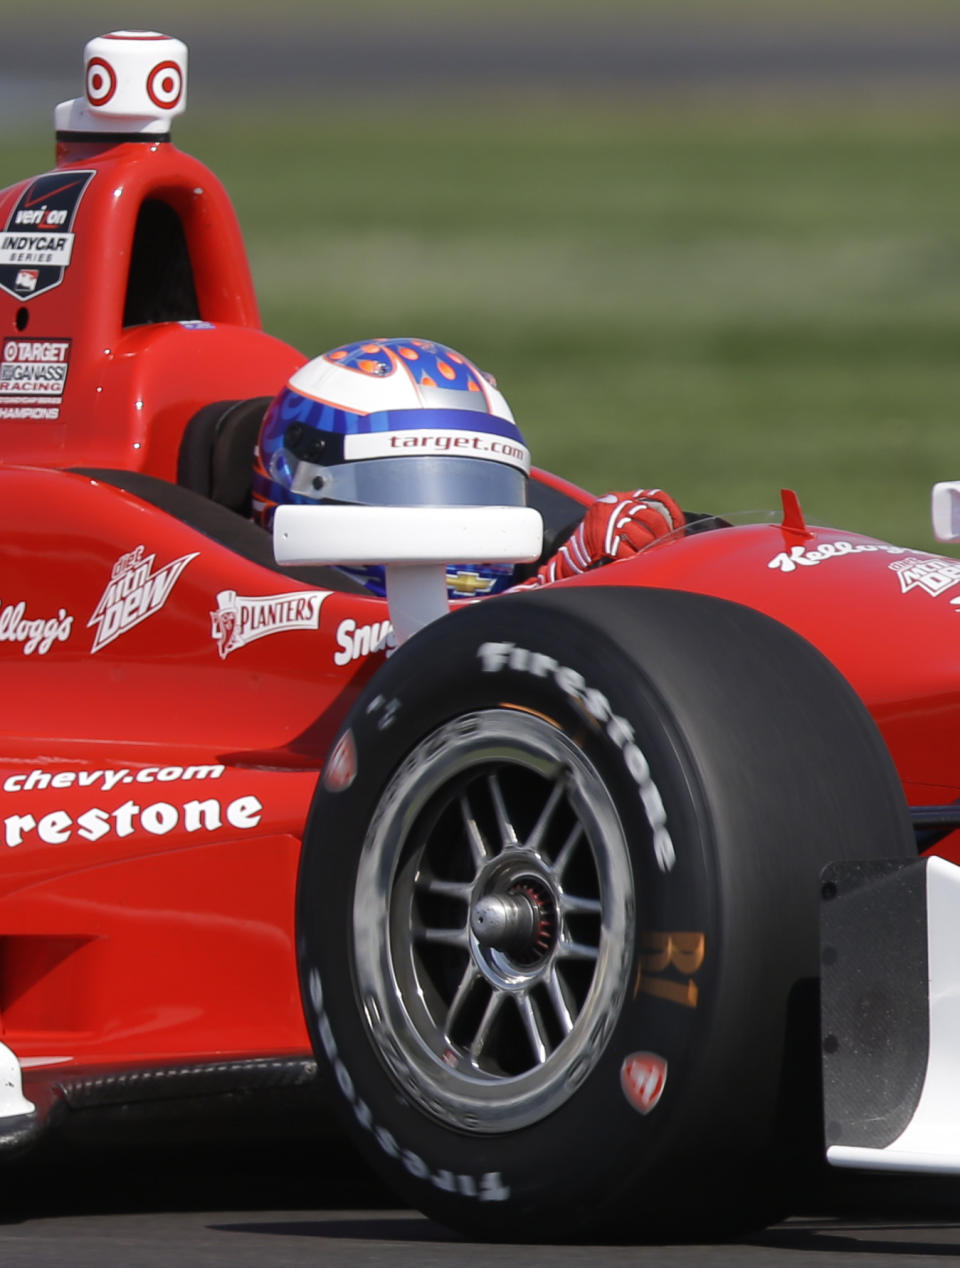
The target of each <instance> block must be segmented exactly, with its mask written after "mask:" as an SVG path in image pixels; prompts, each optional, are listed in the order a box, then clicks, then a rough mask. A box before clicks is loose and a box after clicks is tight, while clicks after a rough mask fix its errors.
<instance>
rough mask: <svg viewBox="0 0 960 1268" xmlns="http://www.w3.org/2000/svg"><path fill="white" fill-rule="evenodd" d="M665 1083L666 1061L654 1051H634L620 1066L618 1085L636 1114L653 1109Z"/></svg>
mask: <svg viewBox="0 0 960 1268" xmlns="http://www.w3.org/2000/svg"><path fill="white" fill-rule="evenodd" d="M666 1084H667V1063H666V1061H665V1060H664V1058H663V1057H660V1056H658V1055H657V1054H656V1053H655V1052H634V1053H632V1054H631V1055H630V1056H629V1057H627V1058H626V1060H625V1061H624V1063H623V1065H622V1066H621V1067H620V1086H621V1088H622V1089H623V1094H624V1096H625V1097H626V1098H627V1101H628V1103H629V1104H630V1105H632V1106H633V1108H634V1109H635V1110H636V1111H637V1113H638V1114H649V1113H650V1111H651V1110H652V1109H655V1108H656V1106H657V1103H658V1102H659V1100H660V1097H661V1096H663V1089H664V1088H665V1087H666Z"/></svg>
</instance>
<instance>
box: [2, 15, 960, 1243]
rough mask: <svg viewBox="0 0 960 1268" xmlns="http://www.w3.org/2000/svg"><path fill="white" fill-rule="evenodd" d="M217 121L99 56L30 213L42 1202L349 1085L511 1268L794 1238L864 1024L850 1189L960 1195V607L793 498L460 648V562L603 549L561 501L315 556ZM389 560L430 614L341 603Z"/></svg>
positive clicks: (65, 119)
mask: <svg viewBox="0 0 960 1268" xmlns="http://www.w3.org/2000/svg"><path fill="white" fill-rule="evenodd" d="M185 86H186V59H185V50H184V48H183V45H182V44H180V42H179V41H176V40H171V39H169V38H168V37H165V36H161V35H159V34H156V33H152V32H147V33H144V32H114V33H112V34H111V35H109V36H106V37H101V38H99V39H96V40H93V41H91V43H90V44H89V45H88V46H87V49H86V53H85V81H84V94H83V96H82V97H81V98H78V99H77V100H76V101H73V102H67V103H64V104H63V105H61V106H59V107H58V108H57V115H56V120H57V157H56V165H55V167H54V168H52V169H51V170H50V171H48V172H45V173H43V174H42V175H38V176H34V177H32V178H30V179H27V180H24V181H21V182H19V183H17V184H15V185H13V186H11V187H10V188H9V189H7V190H5V191H3V192H2V193H0V225H2V230H0V321H2V325H3V346H2V357H0V459H2V465H0V489H2V497H0V508H2V511H0V514H2V516H3V533H2V541H3V546H2V551H0V561H2V562H0V674H2V684H3V697H4V700H5V701H6V705H5V713H4V722H3V728H2V736H0V1146H2V1150H3V1152H5V1153H6V1155H7V1158H8V1163H9V1165H14V1164H15V1163H16V1160H17V1158H19V1157H21V1156H22V1151H23V1150H25V1149H26V1148H27V1147H28V1146H29V1145H31V1143H33V1142H35V1141H37V1140H38V1139H41V1138H42V1137H43V1136H44V1133H45V1132H47V1131H50V1132H55V1131H56V1130H57V1128H58V1126H59V1125H61V1124H62V1123H63V1122H64V1120H65V1119H69V1118H70V1117H71V1116H73V1117H76V1116H79V1115H93V1114H95V1113H96V1112H97V1111H98V1109H100V1108H102V1107H104V1106H117V1105H134V1104H136V1103H138V1102H143V1101H147V1100H150V1099H151V1098H165V1099H172V1098H175V1097H177V1096H183V1097H190V1098H193V1099H194V1100H195V1099H197V1098H202V1097H210V1098H213V1097H216V1096H218V1095H219V1094H221V1093H224V1092H230V1091H233V1090H237V1089H242V1090H244V1091H253V1090H256V1089H257V1088H267V1087H273V1086H277V1085H288V1086H290V1087H303V1088H304V1089H313V1088H316V1087H320V1088H321V1089H322V1090H324V1091H325V1093H326V1094H327V1095H328V1097H329V1104H330V1107H331V1111H332V1112H333V1113H334V1114H335V1115H336V1116H337V1117H338V1120H339V1123H340V1126H341V1128H342V1130H343V1131H344V1132H346V1133H347V1134H348V1135H349V1137H350V1139H351V1140H352V1141H353V1143H354V1144H355V1145H356V1147H357V1148H358V1149H359V1150H360V1152H361V1153H362V1154H363V1156H364V1157H365V1158H367V1159H368V1160H369V1161H370V1163H371V1164H372V1165H373V1166H374V1167H375V1168H376V1169H377V1170H378V1171H379V1172H380V1174H381V1175H383V1176H384V1177H385V1178H386V1180H387V1181H388V1182H389V1183H390V1184H391V1185H392V1186H393V1187H394V1188H395V1190H396V1191H397V1193H398V1194H399V1195H401V1196H402V1198H403V1199H404V1200H406V1201H408V1202H410V1203H411V1204H414V1205H416V1206H418V1207H420V1208H422V1209H423V1210H425V1211H426V1212H428V1213H429V1214H430V1215H432V1216H434V1217H435V1218H437V1219H439V1220H441V1221H443V1222H445V1223H447V1224H449V1225H451V1226H454V1227H456V1228H458V1229H460V1230H462V1231H463V1232H465V1233H467V1234H469V1235H474V1236H480V1237H501V1238H513V1239H518V1240H530V1239H549V1240H552V1241H556V1240H557V1239H560V1238H570V1237H584V1236H588V1235H592V1236H611V1235H625V1236H637V1237H640V1236H652V1235H657V1236H674V1237H677V1236H680V1237H683V1236H690V1235H699V1234H702V1233H705V1232H707V1231H716V1230H718V1229H721V1228H731V1227H734V1226H743V1225H747V1224H750V1223H762V1222H764V1221H766V1220H769V1219H771V1218H773V1217H774V1216H776V1215H779V1214H780V1213H781V1212H783V1211H784V1210H786V1209H789V1203H790V1195H791V1192H792V1191H793V1188H792V1186H794V1185H795V1184H796V1183H797V1182H798V1177H799V1176H800V1175H802V1174H803V1173H804V1169H805V1168H807V1167H808V1166H809V1165H811V1161H812V1160H813V1161H815V1160H816V1158H817V1156H818V1154H820V1153H822V1147H823V1141H822V1138H821V1137H822V1131H821V1128H820V1126H819V1124H820V1099H821V1093H820V1065H821V1053H820V1049H821V1031H820V1025H819V1020H818V993H819V992H818V987H819V984H820V983H821V980H822V983H823V988H824V990H823V993H824V1010H825V1011H824V1018H825V1020H824V1029H823V1038H822V1046H823V1050H824V1058H823V1060H824V1063H825V1071H826V1074H825V1087H826V1141H827V1145H828V1147H829V1153H830V1158H831V1161H834V1162H837V1163H839V1164H842V1165H852V1166H874V1165H876V1166H884V1167H891V1168H894V1169H896V1168H905V1169H934V1170H940V1171H949V1170H951V1169H955V1168H957V1167H960V1150H958V1148H957V1146H956V1144H955V1143H954V1142H953V1140H952V1139H951V1129H952V1128H953V1127H954V1126H955V1125H956V1124H957V1123H958V1122H960V1107H957V1106H956V1094H955V1093H954V1092H953V1086H954V1085H956V1084H957V1082H958V1081H957V1080H956V1079H955V1078H953V1077H952V1066H951V1061H952V1060H953V1054H954V1053H960V1033H958V1030H960V1027H958V1023H957V1017H956V1011H957V1006H956V1004H955V1003H954V1002H953V999H954V998H955V995H956V992H955V985H954V983H955V982H956V980H957V974H956V969H955V967H954V966H955V965H956V963H957V957H956V955H955V954H954V946H953V941H954V939H955V938H956V933H955V932H954V930H955V929H956V927H957V921H956V919H955V917H954V916H953V915H952V912H953V911H954V910H955V907H956V900H954V899H953V895H954V894H955V893H956V878H957V877H958V876H960V872H958V871H957V870H956V864H957V862H958V861H960V846H958V836H957V834H956V832H955V831H954V829H955V828H957V827H958V826H960V807H958V804H957V803H958V799H960V765H958V738H960V699H958V690H960V563H958V562H957V561H955V560H953V559H949V558H944V557H940V556H937V555H934V554H930V553H927V552H924V551H918V550H911V549H905V548H902V547H898V546H893V545H889V544H887V543H886V542H882V541H879V540H876V539H874V538H871V537H865V536H862V535H859V534H857V533H853V532H847V531H840V530H837V529H834V528H824V527H815V526H811V525H808V524H807V523H806V522H805V519H804V516H803V514H802V511H801V509H800V506H799V503H798V501H797V499H796V497H795V496H794V495H792V494H784V495H783V506H782V511H780V512H778V514H777V515H776V516H774V517H773V518H772V519H771V520H770V521H769V522H751V523H738V522H734V520H733V518H732V517H728V518H727V519H725V520H719V519H712V518H709V517H691V522H690V524H689V525H688V526H687V527H685V528H683V529H680V530H678V531H677V532H675V533H673V534H671V535H670V536H669V537H667V538H665V539H663V540H661V541H659V542H657V543H654V544H653V545H652V546H650V547H648V548H646V549H644V550H643V551H641V552H640V553H639V554H638V555H637V556H636V557H635V558H633V559H631V560H628V561H624V562H620V563H616V564H611V565H609V566H607V567H605V568H603V569H600V570H596V571H592V572H587V573H585V574H583V575H582V576H579V577H576V578H574V579H571V580H569V581H564V582H560V583H557V584H555V585H549V586H544V587H542V588H540V589H538V590H534V591H529V592H524V593H517V594H508V595H505V596H498V597H496V598H492V599H489V600H485V601H482V602H475V603H465V604H463V605H461V606H459V607H458V608H457V609H456V610H453V611H447V610H446V602H445V599H444V600H440V599H438V591H437V587H436V585H435V584H434V582H435V579H436V569H437V568H440V569H442V568H443V566H444V563H445V562H450V561H456V560H458V559H463V558H488V559H501V560H505V561H510V560H516V559H528V560H531V559H535V557H536V556H537V553H538V550H539V549H540V536H541V523H542V536H543V552H544V557H545V556H546V555H548V554H549V553H550V552H551V551H552V549H553V548H554V546H555V544H556V542H557V541H558V540H561V539H562V535H563V534H564V532H566V531H568V530H569V527H570V525H571V524H572V523H575V522H576V520H577V518H578V517H579V516H580V515H582V513H583V508H584V506H585V505H587V504H588V503H589V502H590V500H591V499H590V497H589V495H588V494H586V493H585V492H583V491H582V490H579V489H577V488H576V487H574V486H572V485H570V484H568V483H566V482H565V481H564V480H562V479H560V478H558V477H555V476H551V475H548V474H546V473H544V472H539V471H535V472H534V473H533V475H532V478H531V479H530V482H529V498H528V501H529V506H528V507H526V508H490V507H486V508H477V510H476V511H474V510H472V509H470V508H466V509H465V508H457V509H456V510H453V511H451V509H450V508H446V507H436V508H425V509H424V511H423V513H422V515H421V514H419V513H417V514H415V515H414V516H412V517H411V516H409V515H407V516H401V515H399V514H397V515H394V514H392V513H391V512H390V508H386V510H384V509H383V508H348V507H345V508H324V507H293V508H285V509H289V510H290V511H292V512H294V514H293V515H292V516H284V515H281V514H280V513H278V516H277V523H276V527H275V531H274V537H273V538H271V536H270V534H268V533H266V532H264V530H263V529H261V528H260V527H259V526H257V525H255V524H253V523H252V522H251V521H250V519H249V506H250V480H251V454H252V451H253V446H254V442H255V439H256V436H257V431H258V428H259V425H260V421H261V419H262V417H263V413H264V410H265V407H266V405H267V403H268V402H269V400H270V399H271V397H272V396H273V395H274V394H275V393H276V392H277V391H278V389H279V388H280V386H281V385H282V384H283V383H284V382H285V380H286V379H287V378H288V376H289V375H290V374H291V373H292V372H293V371H294V370H295V369H296V368H297V367H299V366H300V365H301V364H303V362H304V360H305V358H304V356H303V354H302V353H300V352H298V351H297V350H295V349H293V348H291V347H289V346H287V345H285V344H283V343H281V342H280V341H278V340H276V339H273V338H271V337H270V336H268V335H267V334H265V333H264V332H263V331H262V330H261V329H260V326H259V319H258V315H257V307H256V301H255V297H254V294H253V289H252V285H251V280H250V274H249V271H248V267H247V264H246V259H245V254H244V249H243V244H242V241H241V237H240V234H239V230H238V228H237V225H236V221H235V218H234V215H233V212H232V209H231V207H230V204H229V202H228V199H227V197H226V194H225V193H224V191H223V189H222V187H221V186H220V184H219V183H218V181H217V180H216V178H215V177H214V176H213V175H212V173H211V172H209V171H208V170H207V169H206V168H205V167H204V166H203V165H202V164H200V163H199V162H197V161H196V160H194V159H192V158H190V157H188V156H187V155H185V154H183V153H181V152H180V151H178V150H177V149H176V148H175V147H174V146H173V144H172V143H171V141H170V136H169V131H170V123H171V119H172V117H173V116H174V115H176V114H177V113H179V111H180V110H181V109H182V108H183V103H184V94H185ZM956 500H957V491H956V488H955V487H954V486H951V485H944V486H943V487H942V488H940V489H939V491H938V493H937V495H936V501H935V507H936V512H937V517H938V521H937V522H938V524H939V527H940V531H941V536H942V537H944V538H947V539H956V538H957V537H958V536H960V529H958V525H957V524H956V523H955V522H954V520H953V514H954V502H955V501H956ZM371 509H373V510H375V511H376V514H374V516H373V518H372V519H371V517H370V516H369V515H367V516H366V517H364V515H363V512H365V511H368V510H371ZM353 511H359V512H360V513H361V518H360V519H353V520H351V521H350V522H349V525H347V524H346V521H344V520H343V518H342V515H340V512H342V514H343V515H350V514H351V513H352V512H353ZM520 512H522V514H520ZM531 516H532V517H533V519H534V520H535V521H536V531H535V532H531V527H530V526H531V523H532V520H531ZM361 521H362V523H361ZM424 524H425V525H427V531H424V530H423V529H422V526H423V525H424ZM347 527H349V529H350V531H349V532H347V531H346V528H347ZM354 527H359V528H360V529H362V530H363V531H357V532H355V531H354ZM438 542H439V545H438V544H437V543H438ZM474 552H476V553H474ZM376 560H379V561H381V562H383V561H386V562H387V564H388V597H387V598H386V599H379V598H375V597H371V595H370V594H369V593H368V592H367V591H366V590H364V589H363V588H362V587H360V586H359V585H358V584H357V583H356V582H355V581H353V580H351V578H350V576H349V575H348V573H346V572H344V571H342V570H340V569H339V568H337V567H335V566H334V565H338V564H349V563H351V562H352V563H359V562H363V563H370V562H374V561H376ZM431 578H433V582H432V581H431ZM441 588H442V587H441ZM825 867H826V868H827V869H828V870H827V872H826V873H825V874H824V879H823V880H822V881H821V871H822V869H824V868H825ZM821 903H822V904H823V906H824V908H825V909H826V911H827V913H828V915H827V923H826V932H825V935H824V942H823V948H822V950H821V946H820V941H819V937H818V911H819V907H820V905H821ZM821 961H822V964H821Z"/></svg>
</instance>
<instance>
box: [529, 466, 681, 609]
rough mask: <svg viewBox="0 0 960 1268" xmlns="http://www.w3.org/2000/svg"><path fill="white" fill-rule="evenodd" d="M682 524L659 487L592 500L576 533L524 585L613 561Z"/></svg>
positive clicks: (678, 508) (545, 581)
mask: <svg viewBox="0 0 960 1268" xmlns="http://www.w3.org/2000/svg"><path fill="white" fill-rule="evenodd" d="M685 523H686V519H685V517H684V514H683V511H681V510H680V507H679V506H678V505H677V504H676V502H674V500H673V498H672V497H671V496H670V495H669V493H664V491H663V490H662V489H635V490H634V491H633V492H632V493H608V494H607V495H606V496H605V497H602V498H598V499H597V500H596V502H594V503H593V505H592V506H591V507H590V508H589V509H588V510H587V513H586V515H585V516H584V517H583V519H582V520H581V521H580V523H579V525H578V526H577V529H576V532H574V533H573V535H572V536H571V537H570V538H569V539H568V540H567V541H565V542H564V544H563V545H562V546H561V547H560V549H559V550H558V551H557V553H556V554H555V555H551V557H550V558H549V559H548V560H547V562H546V563H545V564H544V565H543V567H542V568H541V569H540V571H539V572H538V573H537V575H536V577H534V578H532V579H531V582H527V585H530V584H531V583H532V584H533V585H540V586H542V585H545V584H546V583H547V582H549V581H562V580H563V579H564V578H566V577H575V576H577V574H578V573H581V572H586V571H587V570H588V569H590V568H597V567H599V566H600V565H601V564H608V563H612V562H613V561H614V560H615V559H628V558H629V557H630V556H631V555H635V554H636V552H637V551H638V550H641V549H642V548H643V547H644V546H647V545H649V543H650V542H652V541H655V540H656V538H658V537H665V536H666V535H667V533H670V532H672V531H673V529H675V528H680V527H681V525H683V524H685Z"/></svg>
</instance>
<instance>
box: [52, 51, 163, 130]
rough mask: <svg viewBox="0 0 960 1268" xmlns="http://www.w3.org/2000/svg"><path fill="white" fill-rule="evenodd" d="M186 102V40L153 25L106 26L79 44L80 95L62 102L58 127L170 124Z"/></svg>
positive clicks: (160, 126)
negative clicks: (82, 45)
mask: <svg viewBox="0 0 960 1268" xmlns="http://www.w3.org/2000/svg"><path fill="white" fill-rule="evenodd" d="M186 104H187V48H186V45H185V44H184V43H183V42H182V41H181V40H177V39H173V38H172V37H171V36H169V35H162V34H161V33H160V32H159V31H112V32H110V34H109V35H99V36H97V37H96V38H95V39H92V40H90V41H89V43H88V44H87V46H86V48H85V49H84V50H83V96H82V97H77V98H76V99H75V100H73V101H65V102H62V103H61V104H60V105H59V106H57V109H56V113H55V120H56V127H57V131H58V132H66V133H69V132H101V133H103V132H106V133H122V132H129V133H142V134H146V135H149V136H153V135H157V134H164V133H167V132H169V130H170V121H171V119H173V118H174V117H175V116H176V115H179V114H182V113H183V111H184V110H185V109H186Z"/></svg>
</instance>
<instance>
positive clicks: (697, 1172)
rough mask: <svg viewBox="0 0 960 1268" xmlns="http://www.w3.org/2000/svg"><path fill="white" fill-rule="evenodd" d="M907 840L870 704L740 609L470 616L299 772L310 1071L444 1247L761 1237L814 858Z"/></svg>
mask: <svg viewBox="0 0 960 1268" xmlns="http://www.w3.org/2000/svg"><path fill="white" fill-rule="evenodd" d="M915 852H916V849H915V845H914V840H913V834H912V831H911V828H910V822H909V818H908V814H907V810H906V806H905V803H904V799H903V795H902V792H901V789H900V784H899V781H898V779H897V775H896V771H895V769H894V767H893V763H892V761H891V759H890V756H889V754H888V752H887V750H886V748H885V746H884V744H883V742H882V739H881V738H880V736H879V734H878V732H877V730H876V728H875V726H874V724H873V722H872V720H871V719H870V717H869V715H868V713H867V711H866V709H865V708H864V707H863V705H862V703H861V702H860V700H859V699H858V698H857V697H856V695H855V694H854V692H853V690H852V689H851V688H850V686H849V685H848V684H847V682H846V681H845V679H843V678H842V676H841V675H840V674H839V673H838V672H837V671H836V670H835V669H834V668H833V667H832V666H831V665H830V664H829V663H828V662H827V661H826V659H825V658H824V657H823V656H822V655H821V654H820V653H819V652H818V651H816V650H815V649H814V648H813V647H812V646H811V645H810V644H809V643H807V642H806V641H804V640H803V639H801V638H800V637H799V636H797V635H796V634H794V633H793V632H792V631H790V630H789V629H787V628H786V627H784V626H782V625H780V624H778V623H777V622H775V621H773V620H771V619H770V618H768V617H766V616H764V615H762V614H759V613H756V612H754V611H752V610H751V609H748V608H745V607H742V606H740V605H737V604H733V603H729V602H726V601H724V600H720V599H714V598H710V597H705V596H702V595H696V594H687V593H682V592H674V591H665V590H623V589H616V588H606V587H591V588H589V589H583V588H574V587H566V588H557V589H554V590H548V591H543V592H534V593H531V594H524V595H518V596H507V597H503V598H498V599H495V600H493V601H491V602H485V603H481V604H476V605H473V606H472V607H470V608H469V609H465V610H461V611H460V612H458V613H454V614H452V615H451V616H449V617H445V618H444V619H442V620H440V621H438V622H436V623H435V624H433V625H432V626H429V627H427V628H426V629H425V630H423V631H422V632H421V633H419V634H418V635H417V636H416V637H415V638H414V639H412V640H411V641H410V642H409V643H408V644H406V645H405V646H404V647H402V648H400V649H399V650H398V652H397V653H396V654H395V655H394V656H393V657H392V658H391V659H390V660H389V661H388V662H387V664H386V665H385V666H384V667H383V668H382V669H381V670H380V671H379V672H378V673H377V675H376V676H375V677H374V679H373V680H372V682H371V684H370V685H369V686H368V688H367V690H366V691H365V693H364V695H363V696H362V697H361V698H360V699H359V701H358V702H357V704H356V706H355V707H354V708H353V710H352V711H351V713H350V715H349V717H348V718H347V720H346V722H345V724H344V727H343V728H342V730H341V732H340V738H339V740H338V742H337V743H336V744H335V745H334V747H333V749H332V750H331V757H330V759H329V761H328V765H327V768H326V770H325V773H324V775H323V777H322V779H321V781H320V786H319V787H318V791H317V795H316V800H315V804H314V806H313V808H312V811H311V816H310V821H309V823H308V825H307V830H306V834H305V840H304V848H303V856H302V863H301V869H300V876H299V888H298V911H297V928H298V958H299V971H300V980H301V989H302V995H303V1001H304V1009H305V1014H306V1019H307V1024H308V1027H309V1030H310V1033H311V1037H312V1040H313V1043H314V1046H315V1049H316V1053H317V1057H318V1061H319V1063H320V1065H321V1069H322V1070H323V1071H324V1074H325V1077H326V1078H328V1079H329V1081H330V1083H331V1085H332V1086H333V1087H335V1089H336V1091H335V1093H334V1099H335V1101H336V1103H337V1105H338V1106H339V1110H340V1113H341V1115H342V1118H343V1122H344V1124H345V1126H346V1128H347V1130H348V1132H349V1134H350V1136H351V1138H352V1140H353V1141H354V1143H355V1144H356V1145H357V1146H358V1147H359V1149H360V1150H361V1152H362V1153H363V1154H364V1156H366V1157H367V1158H368V1159H369V1160H370V1161H371V1162H372V1163H373V1164H374V1166H375V1167H376V1168H377V1170H378V1171H379V1172H380V1173H381V1174H382V1175H383V1176H384V1178H385V1179H386V1180H387V1181H388V1183H389V1184H391V1185H392V1186H393V1187H394V1188H395V1189H396V1190H397V1191H398V1192H399V1193H400V1194H401V1195H402V1196H403V1197H404V1198H405V1199H406V1200H407V1201H409V1202H410V1203H411V1204H412V1205H414V1206H417V1207H419V1208H420V1209H421V1210H423V1211H425V1212H426V1213H427V1214H428V1215H430V1216H431V1217H433V1218H435V1219H437V1220H439V1221H441V1222H443V1223H446V1224H448V1225H450V1226H452V1227H454V1228H457V1229H458V1230H460V1231H462V1232H463V1233H465V1234H467V1235H469V1236H473V1237H481V1238H487V1239H489V1238H496V1239H510V1240H541V1241H552V1242H556V1241H558V1240H569V1239H574V1238H577V1239H580V1238H584V1237H593V1238H611V1237H617V1238H620V1237H634V1238H642V1237H657V1238H666V1237H670V1238H683V1239H687V1240H690V1239H694V1238H698V1237H702V1236H716V1235H720V1234H722V1233H724V1232H730V1231H732V1230H733V1229H736V1228H741V1227H746V1226H749V1225H751V1224H753V1225H762V1224H763V1223H766V1222H768V1221H769V1219H770V1218H773V1217H775V1215H776V1214H779V1212H780V1210H782V1209H783V1204H785V1203H789V1200H790V1192H791V1186H792V1185H795V1184H796V1181H797V1175H798V1169H800V1168H801V1167H802V1166H804V1165H806V1164H807V1163H809V1162H810V1161H811V1160H814V1159H815V1158H816V1157H817V1154H818V1150H819V1148H820V1132H821V1129H820V1122H819V1119H820V1112H819V1040H818V1029H817V1017H816V1005H817V998H816V996H817V991H816V983H817V977H818V902H819V884H818V877H819V873H820V869H821V868H822V867H823V865H824V864H826V863H827V862H829V861H832V860H836V859H841V858H900V857H911V856H912V855H914V854H915Z"/></svg>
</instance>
